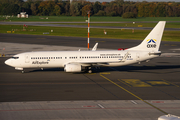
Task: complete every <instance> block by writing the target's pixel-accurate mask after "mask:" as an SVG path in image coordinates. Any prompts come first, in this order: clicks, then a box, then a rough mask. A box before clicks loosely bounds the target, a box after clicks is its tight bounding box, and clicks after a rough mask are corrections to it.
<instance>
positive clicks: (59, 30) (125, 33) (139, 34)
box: [0, 25, 180, 41]
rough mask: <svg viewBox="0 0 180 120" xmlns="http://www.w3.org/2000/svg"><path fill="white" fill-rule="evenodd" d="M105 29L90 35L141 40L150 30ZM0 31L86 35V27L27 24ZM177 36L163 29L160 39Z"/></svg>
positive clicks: (91, 32) (5, 26)
mask: <svg viewBox="0 0 180 120" xmlns="http://www.w3.org/2000/svg"><path fill="white" fill-rule="evenodd" d="M51 30H53V32H51ZM105 31H106V32H107V34H106V35H105V34H104V29H98V28H91V29H90V37H92V38H113V39H134V40H143V39H144V38H145V37H146V36H147V35H148V34H149V32H150V30H134V33H132V30H131V29H106V30H105ZM0 33H9V34H31V35H51V36H72V37H87V28H69V27H45V26H28V28H25V27H24V29H23V25H0ZM43 33H44V34H43ZM179 38H180V34H179V31H164V35H163V37H162V40H163V41H180V39H179Z"/></svg>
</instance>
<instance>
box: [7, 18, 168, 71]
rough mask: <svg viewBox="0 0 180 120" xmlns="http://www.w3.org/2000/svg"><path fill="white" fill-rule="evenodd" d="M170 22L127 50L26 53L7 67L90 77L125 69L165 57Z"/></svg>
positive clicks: (14, 57) (19, 55) (8, 63)
mask: <svg viewBox="0 0 180 120" xmlns="http://www.w3.org/2000/svg"><path fill="white" fill-rule="evenodd" d="M165 23H166V21H159V23H158V24H157V25H156V26H155V27H154V28H153V30H152V31H151V32H150V33H149V34H148V36H147V37H146V38H145V39H144V40H143V41H142V43H141V44H140V45H138V46H136V47H132V48H129V49H126V50H108V51H96V48H97V45H98V44H97V43H96V45H95V46H94V48H93V49H92V51H80V50H79V51H42V52H25V53H21V54H17V55H14V56H13V57H12V58H10V59H8V60H6V61H5V64H7V65H9V66H12V67H15V69H16V70H21V71H22V73H23V72H24V71H23V70H24V69H25V68H41V69H43V68H60V67H61V68H64V71H65V72H82V71H83V70H84V69H85V70H87V71H88V72H89V73H91V72H92V70H91V67H101V66H124V65H129V64H134V63H140V62H141V61H146V60H147V61H148V60H150V59H152V58H155V57H158V56H160V55H161V51H159V47H160V43H161V38H162V35H163V31H164V27H165Z"/></svg>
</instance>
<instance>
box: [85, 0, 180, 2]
mask: <svg viewBox="0 0 180 120" xmlns="http://www.w3.org/2000/svg"><path fill="white" fill-rule="evenodd" d="M86 1H90V2H94V1H95V2H96V1H99V2H110V1H113V0H86ZM124 1H134V2H142V1H147V2H154V1H156V2H169V1H171V2H180V0H124Z"/></svg>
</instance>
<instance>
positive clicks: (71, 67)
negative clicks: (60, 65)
mask: <svg viewBox="0 0 180 120" xmlns="http://www.w3.org/2000/svg"><path fill="white" fill-rule="evenodd" d="M81 70H82V66H81V65H79V64H66V65H65V66H64V71H65V72H81Z"/></svg>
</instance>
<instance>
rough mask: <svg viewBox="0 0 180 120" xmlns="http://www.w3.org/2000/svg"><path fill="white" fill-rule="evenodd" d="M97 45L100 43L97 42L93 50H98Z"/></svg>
mask: <svg viewBox="0 0 180 120" xmlns="http://www.w3.org/2000/svg"><path fill="white" fill-rule="evenodd" d="M97 46H98V43H96V44H95V45H94V47H93V49H92V51H96V49H97Z"/></svg>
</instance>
